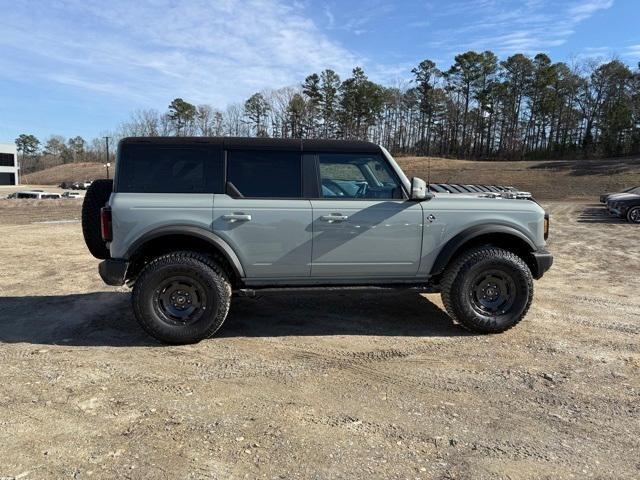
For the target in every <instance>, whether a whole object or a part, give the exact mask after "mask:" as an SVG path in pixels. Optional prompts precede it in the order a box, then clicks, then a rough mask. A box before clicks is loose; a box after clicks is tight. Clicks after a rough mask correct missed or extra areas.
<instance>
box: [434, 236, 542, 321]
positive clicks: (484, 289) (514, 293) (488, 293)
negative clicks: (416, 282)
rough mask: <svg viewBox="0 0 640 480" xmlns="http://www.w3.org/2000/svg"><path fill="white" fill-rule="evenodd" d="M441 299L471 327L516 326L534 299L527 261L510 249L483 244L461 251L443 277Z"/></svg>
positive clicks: (446, 306) (452, 315) (450, 311)
mask: <svg viewBox="0 0 640 480" xmlns="http://www.w3.org/2000/svg"><path fill="white" fill-rule="evenodd" d="M441 287H442V289H441V290H442V302H443V303H444V306H445V308H446V310H447V312H448V313H449V315H450V316H451V318H452V319H453V320H454V321H456V322H458V323H459V324H460V325H462V326H463V327H465V328H466V329H468V330H471V331H473V332H478V333H498V332H503V331H505V330H508V329H509V328H511V327H513V326H514V325H516V324H517V323H518V322H520V320H522V319H523V318H524V316H525V315H526V313H527V311H528V309H529V306H530V305H531V301H532V300H533V277H532V275H531V271H530V270H529V267H528V266H527V264H526V263H525V262H524V261H523V260H522V258H520V257H519V256H517V255H516V254H514V253H512V252H509V251H507V250H504V249H501V248H497V247H492V246H484V247H478V248H474V249H472V250H469V251H467V252H464V253H463V254H461V255H460V256H459V257H458V258H456V259H455V260H453V262H452V263H451V264H450V265H449V266H448V267H447V269H446V270H445V273H444V275H443V278H442V284H441Z"/></svg>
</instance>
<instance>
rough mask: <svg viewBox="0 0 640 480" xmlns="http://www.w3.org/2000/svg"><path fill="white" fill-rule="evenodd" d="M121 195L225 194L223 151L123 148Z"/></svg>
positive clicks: (157, 147)
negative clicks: (125, 193) (138, 193)
mask: <svg viewBox="0 0 640 480" xmlns="http://www.w3.org/2000/svg"><path fill="white" fill-rule="evenodd" d="M117 169H118V173H117V181H116V188H117V191H118V192H140V193H222V192H223V191H224V178H223V177H224V175H223V161H222V149H221V148H217V147H206V146H173V145H124V146H123V147H122V152H121V155H120V158H119V160H118V167H117Z"/></svg>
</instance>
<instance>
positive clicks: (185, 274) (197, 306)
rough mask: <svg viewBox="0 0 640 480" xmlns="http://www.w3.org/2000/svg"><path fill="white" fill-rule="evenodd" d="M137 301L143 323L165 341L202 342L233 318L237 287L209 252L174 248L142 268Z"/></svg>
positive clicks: (135, 295) (137, 313)
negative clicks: (230, 315) (231, 308)
mask: <svg viewBox="0 0 640 480" xmlns="http://www.w3.org/2000/svg"><path fill="white" fill-rule="evenodd" d="M132 300H133V310H134V312H135V316H136V319H137V320H138V323H140V325H141V326H142V328H143V329H144V330H145V331H146V332H147V333H149V334H150V335H151V336H153V337H155V338H157V339H158V340H160V341H161V342H164V343H171V344H187V343H196V342H199V341H200V340H203V339H205V338H208V337H210V336H212V335H213V334H214V333H215V332H216V331H217V330H218V329H219V328H220V327H221V326H222V324H223V322H224V321H225V319H226V318H227V313H228V312H229V305H230V302H231V285H230V283H229V280H228V278H227V276H226V274H225V273H224V271H223V270H222V268H220V266H219V265H218V264H217V263H216V262H215V261H214V260H212V259H210V258H209V257H207V256H206V255H202V254H199V253H195V252H174V253H170V254H167V255H163V256H161V257H158V258H156V259H155V260H153V261H152V262H151V263H149V264H148V265H147V266H146V267H145V268H144V269H143V270H142V272H141V273H140V276H139V277H138V279H137V280H136V282H135V284H134V287H133V297H132Z"/></svg>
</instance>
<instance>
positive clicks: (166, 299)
mask: <svg viewBox="0 0 640 480" xmlns="http://www.w3.org/2000/svg"><path fill="white" fill-rule="evenodd" d="M153 307H154V309H155V311H156V313H157V314H158V316H159V317H160V318H161V319H162V320H163V321H165V322H167V323H168V324H169V325H190V324H193V323H196V322H197V321H198V320H199V319H200V318H201V317H202V315H203V314H204V313H205V312H206V310H207V309H208V308H216V305H215V303H214V301H213V300H212V301H211V304H208V299H207V293H206V289H205V287H204V286H203V285H202V284H201V283H200V282H199V281H198V280H196V279H194V278H190V277H185V276H176V277H169V278H168V279H167V280H166V281H164V282H162V283H161V284H160V285H159V286H158V288H157V289H156V291H155V292H154V294H153Z"/></svg>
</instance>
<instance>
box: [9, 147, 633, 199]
mask: <svg viewBox="0 0 640 480" xmlns="http://www.w3.org/2000/svg"><path fill="white" fill-rule="evenodd" d="M398 163H399V164H400V165H401V166H402V168H403V169H404V171H405V172H406V173H407V176H409V177H412V176H418V177H422V178H423V179H425V180H426V179H427V176H428V160H427V158H425V157H399V158H398ZM112 173H113V171H110V174H112ZM105 176H106V171H105V168H104V166H103V165H102V164H100V163H72V164H67V165H59V166H57V167H53V168H49V169H47V170H42V171H40V172H35V173H32V174H29V175H25V176H24V177H23V178H22V183H31V184H39V185H57V184H59V183H61V182H63V181H72V180H93V179H96V178H104V177H105ZM431 180H432V182H434V183H437V182H441V183H447V182H451V183H480V184H502V185H514V186H516V187H519V188H520V189H522V190H526V191H529V192H532V193H533V194H534V195H535V196H536V198H542V199H563V198H585V197H594V196H595V195H597V194H599V193H600V192H605V191H616V190H620V189H621V188H623V187H625V186H629V185H640V158H625V159H601V160H552V161H527V162H477V161H468V160H450V159H444V158H432V159H431Z"/></svg>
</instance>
